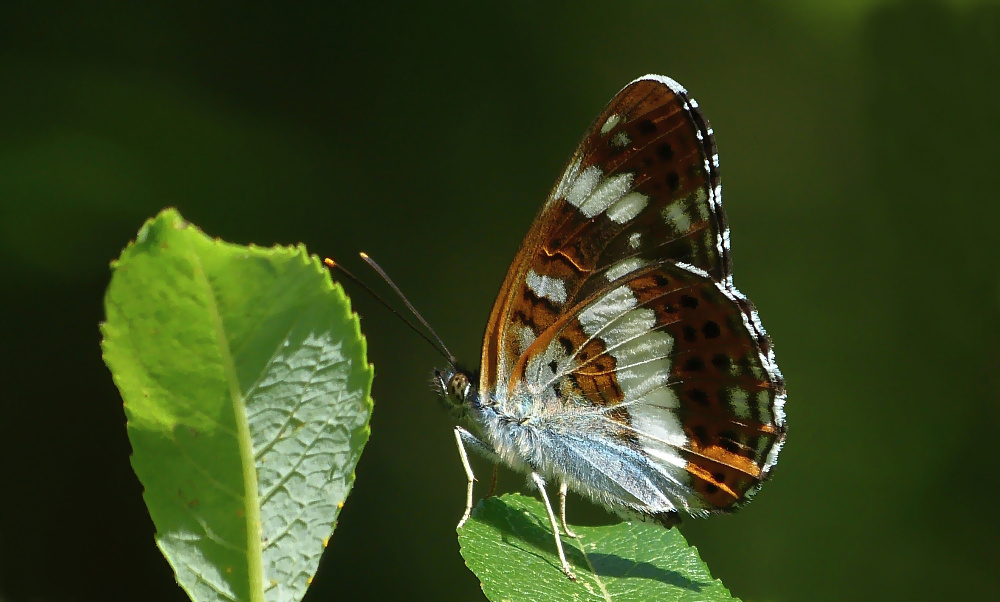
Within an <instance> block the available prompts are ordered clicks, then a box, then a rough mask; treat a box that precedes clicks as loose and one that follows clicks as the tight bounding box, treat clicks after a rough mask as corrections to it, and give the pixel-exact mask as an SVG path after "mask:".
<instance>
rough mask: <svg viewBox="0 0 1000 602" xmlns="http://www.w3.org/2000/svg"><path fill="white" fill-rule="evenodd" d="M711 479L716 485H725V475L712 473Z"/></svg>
mask: <svg viewBox="0 0 1000 602" xmlns="http://www.w3.org/2000/svg"><path fill="white" fill-rule="evenodd" d="M712 478H713V479H715V482H716V483H725V482H726V475H724V474H722V473H721V472H716V473H713V474H712Z"/></svg>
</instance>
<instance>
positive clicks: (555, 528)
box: [531, 472, 576, 581]
mask: <svg viewBox="0 0 1000 602" xmlns="http://www.w3.org/2000/svg"><path fill="white" fill-rule="evenodd" d="M531 479H532V480H533V481H534V482H535V485H537V486H538V491H539V493H541V494H542V501H543V502H545V510H547V511H548V513H549V523H551V525H552V535H554V536H555V538H556V550H557V551H558V552H559V560H560V561H561V562H562V570H563V572H564V573H566V576H567V577H569V578H570V579H571V580H573V581H576V575H575V574H573V569H571V568H569V563H568V562H566V553H565V552H563V545H562V539H560V538H559V524H558V523H556V513H555V512H553V511H552V504H550V503H549V494H548V493H546V492H545V481H544V480H543V479H542V477H541V475H539V474H538V473H537V472H533V473H531Z"/></svg>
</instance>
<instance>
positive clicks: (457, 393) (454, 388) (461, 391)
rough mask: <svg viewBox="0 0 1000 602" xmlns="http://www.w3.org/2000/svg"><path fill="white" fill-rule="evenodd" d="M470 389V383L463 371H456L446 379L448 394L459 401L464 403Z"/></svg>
mask: <svg viewBox="0 0 1000 602" xmlns="http://www.w3.org/2000/svg"><path fill="white" fill-rule="evenodd" d="M471 389H472V383H471V382H470V381H469V376H468V375H467V374H465V373H462V372H456V373H455V374H453V375H452V377H451V379H450V380H449V381H448V395H449V396H450V397H451V398H453V399H455V400H457V401H459V402H462V403H464V402H465V401H466V400H467V399H468V397H469V391H470V390H471Z"/></svg>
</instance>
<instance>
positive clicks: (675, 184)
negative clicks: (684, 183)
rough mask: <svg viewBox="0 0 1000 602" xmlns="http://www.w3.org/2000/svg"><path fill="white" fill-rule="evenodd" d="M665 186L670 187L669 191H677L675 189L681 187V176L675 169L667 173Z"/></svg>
mask: <svg viewBox="0 0 1000 602" xmlns="http://www.w3.org/2000/svg"><path fill="white" fill-rule="evenodd" d="M650 163H652V161H650ZM667 186H669V187H670V192H677V189H678V188H680V187H681V177H680V176H679V175H678V174H677V172H676V171H672V172H670V173H668V174H667Z"/></svg>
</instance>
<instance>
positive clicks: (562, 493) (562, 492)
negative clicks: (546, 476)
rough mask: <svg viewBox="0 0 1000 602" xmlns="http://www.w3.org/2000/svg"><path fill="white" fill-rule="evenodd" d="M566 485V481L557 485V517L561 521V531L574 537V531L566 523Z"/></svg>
mask: <svg viewBox="0 0 1000 602" xmlns="http://www.w3.org/2000/svg"><path fill="white" fill-rule="evenodd" d="M567 489H568V487H567V486H566V483H562V484H560V485H559V519H560V520H561V521H562V526H563V531H565V532H566V535H567V536H569V537H572V538H573V539H576V533H574V532H573V531H571V530H570V528H569V525H567V524H566V490H567Z"/></svg>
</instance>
